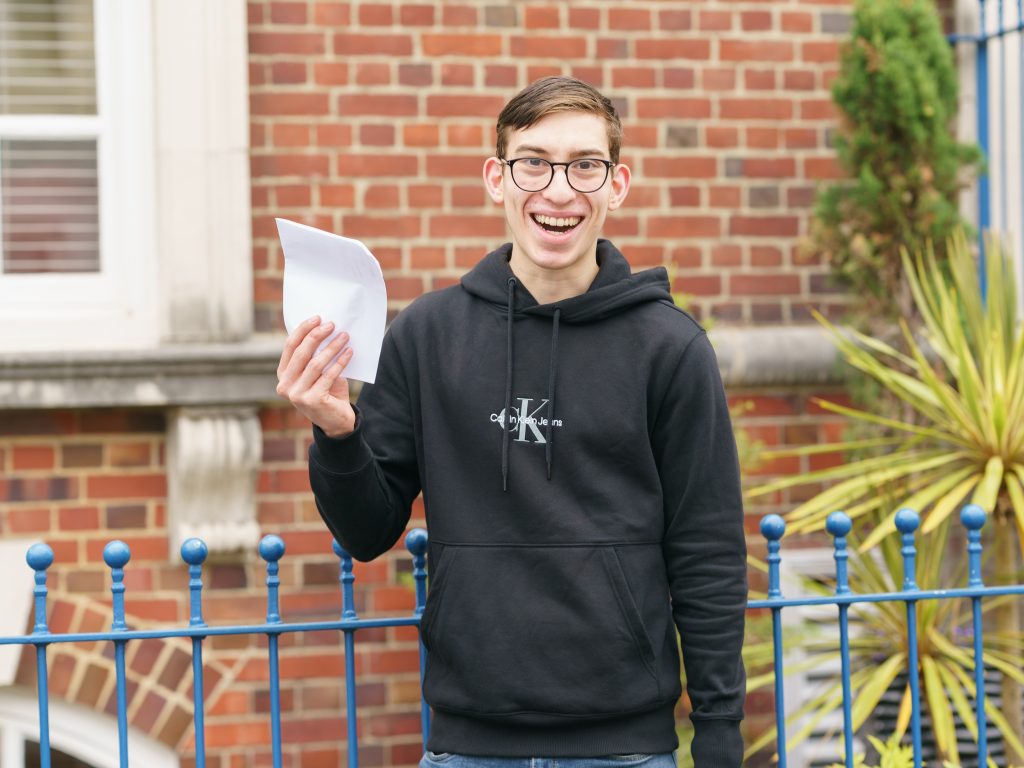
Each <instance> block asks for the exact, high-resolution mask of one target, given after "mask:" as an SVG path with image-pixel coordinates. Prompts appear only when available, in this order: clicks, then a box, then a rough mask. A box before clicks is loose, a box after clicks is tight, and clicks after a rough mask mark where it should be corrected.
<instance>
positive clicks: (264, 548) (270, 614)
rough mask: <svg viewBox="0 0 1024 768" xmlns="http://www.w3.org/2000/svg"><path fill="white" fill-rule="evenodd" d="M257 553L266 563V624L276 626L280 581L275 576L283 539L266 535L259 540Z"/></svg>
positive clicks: (278, 611) (281, 555) (277, 621)
mask: <svg viewBox="0 0 1024 768" xmlns="http://www.w3.org/2000/svg"><path fill="white" fill-rule="evenodd" d="M259 553H260V557H262V558H263V559H264V560H265V561H266V563H267V624H278V623H280V621H281V613H280V608H279V607H278V594H277V590H278V587H280V586H281V579H280V578H279V577H278V575H277V574H278V569H279V567H280V566H278V564H277V561H278V560H280V559H281V558H282V557H284V539H282V538H281V537H280V536H275V535H274V534H272V533H271V534H267V535H266V536H264V537H263V538H262V539H260V544H259Z"/></svg>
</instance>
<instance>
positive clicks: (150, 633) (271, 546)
mask: <svg viewBox="0 0 1024 768" xmlns="http://www.w3.org/2000/svg"><path fill="white" fill-rule="evenodd" d="M405 544H406V548H407V549H408V550H409V552H410V553H411V554H412V559H413V578H414V580H415V584H416V589H415V608H414V613H413V615H412V616H398V617H393V618H375V619H361V618H359V617H358V615H357V613H356V609H355V600H354V595H353V583H354V581H355V576H354V574H353V564H352V558H351V557H350V556H349V555H348V553H346V552H345V551H344V550H343V549H341V547H339V546H338V544H337V543H336V542H335V544H334V553H335V554H336V555H337V556H338V558H339V560H340V564H339V571H340V576H339V582H340V584H341V593H342V613H341V618H340V619H337V620H333V621H308V622H291V623H289V622H285V621H283V620H282V619H281V615H280V610H279V607H278V595H279V587H280V579H279V578H278V561H279V560H280V559H281V558H282V557H283V556H284V553H285V544H284V541H283V540H282V539H281V538H280V537H278V536H274V535H269V536H264V537H263V539H262V540H261V541H260V544H259V554H260V557H262V558H263V560H264V561H265V562H266V572H267V579H266V585H267V614H266V621H265V622H264V623H263V624H249V625H235V626H215V627H211V626H207V624H206V622H205V621H204V620H203V612H202V588H203V583H202V565H203V562H204V561H205V560H206V556H207V547H206V544H205V543H203V542H202V541H200V540H199V539H189V540H188V541H186V542H185V543H184V544H182V546H181V558H182V560H183V561H184V562H185V563H186V564H187V566H188V571H189V583H188V586H189V606H190V617H189V624H188V626H187V627H167V628H159V629H145V630H138V629H129V627H128V624H127V621H126V613H125V591H126V589H125V584H124V569H125V566H126V565H127V564H128V562H129V560H130V559H131V551H130V549H129V547H128V545H127V544H125V543H124V542H122V541H112V542H110V543H109V544H107V545H106V547H105V548H104V550H103V560H104V562H105V563H106V564H107V566H108V567H109V568H110V574H111V595H112V610H113V620H112V622H111V627H110V631H107V632H67V633H53V632H51V631H50V629H49V627H48V625H47V585H46V576H47V569H49V568H50V566H51V565H52V564H53V561H54V555H53V550H52V549H51V548H50V547H49V546H48V545H46V544H34V545H33V546H31V547H30V548H29V550H28V553H27V554H26V557H25V559H26V561H27V562H28V565H29V567H30V568H32V570H33V571H34V572H35V588H34V598H35V623H34V626H33V628H32V632H31V634H28V635H20V636H11V637H0V646H5V645H33V646H35V649H36V685H37V696H38V701H39V752H40V768H50V766H51V748H50V725H49V690H48V688H49V675H48V670H47V662H46V649H47V648H48V647H49V646H50V645H54V644H58V643H74V642H92V641H109V642H112V643H113V645H114V668H115V677H116V696H117V729H118V754H119V765H120V766H121V768H128V765H129V756H128V719H127V713H128V700H127V698H128V697H127V685H126V683H127V675H126V671H125V649H126V646H127V644H128V643H130V642H132V641H135V640H148V639H166V638H189V639H191V641H192V674H193V684H192V692H193V693H192V695H193V724H194V728H195V765H196V768H205V765H206V749H205V743H204V731H205V728H204V694H203V674H202V670H203V640H204V639H205V638H208V637H214V636H222V635H266V636H267V664H268V672H269V685H270V718H271V750H272V755H273V766H274V768H281V765H282V743H281V741H282V737H281V698H280V668H279V663H278V639H279V637H280V636H281V635H283V634H286V633H290V632H312V631H317V630H336V631H339V632H342V633H343V634H344V637H345V690H346V706H347V712H348V718H347V722H346V727H347V739H348V765H349V766H351V768H358V766H359V741H358V733H357V729H356V725H357V709H356V670H355V633H356V632H357V631H359V630H360V629H371V628H379V627H406V626H417V625H418V624H419V622H420V616H422V614H423V609H424V607H425V605H426V594H427V593H426V578H427V570H426V552H427V533H426V531H424V530H422V529H413V530H412V531H410V532H409V534H408V535H407V536H406V538H405ZM424 663H425V653H424V649H423V646H422V643H421V644H420V674H421V679H422V674H423V671H424ZM421 712H422V732H423V743H424V744H426V740H427V738H428V736H429V733H430V719H429V709H428V708H427V705H426V703H425V702H422V701H421Z"/></svg>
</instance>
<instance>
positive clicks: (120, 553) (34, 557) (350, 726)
mask: <svg viewBox="0 0 1024 768" xmlns="http://www.w3.org/2000/svg"><path fill="white" fill-rule="evenodd" d="M985 518H986V515H985V512H984V511H983V510H982V509H981V508H980V507H978V506H976V505H968V506H966V507H964V509H963V510H962V512H961V521H962V522H963V525H964V526H965V528H966V529H967V554H968V579H967V586H966V587H965V588H961V589H943V590H924V589H920V588H919V587H918V585H917V584H916V583H915V577H914V573H915V570H914V563H915V557H916V554H917V551H916V548H915V545H914V532H915V531H916V530H917V527H918V523H919V518H918V515H917V513H916V512H913V511H911V510H907V509H904V510H901V511H900V512H899V513H897V516H896V527H897V529H898V530H899V532H900V535H901V536H902V545H903V546H902V549H901V554H902V560H903V585H902V589H901V590H898V591H896V592H891V593H872V594H857V593H854V592H853V591H852V590H851V588H850V583H849V577H848V566H847V561H848V558H849V553H848V551H847V540H846V537H847V534H848V533H849V532H850V530H851V522H850V519H849V517H847V516H846V515H845V514H843V513H842V512H835V513H833V514H832V515H831V516H830V517H829V519H828V522H827V531H828V533H829V534H830V535H831V536H832V537H833V547H834V553H833V556H834V559H835V571H836V573H835V589H834V594H832V595H820V596H813V597H804V598H799V599H787V598H786V597H784V596H783V594H782V589H781V579H780V565H781V561H782V556H781V554H780V550H781V540H782V537H783V534H784V533H785V527H786V526H785V522H784V521H783V519H782V518H781V517H779V516H778V515H768V516H766V517H765V518H764V519H762V521H761V533H762V534H763V535H764V537H765V539H766V540H767V547H768V558H767V559H768V593H767V599H764V600H752V601H750V602H749V604H748V609H749V610H760V609H767V610H769V611H770V612H771V617H772V636H773V643H774V675H775V711H776V742H777V744H776V746H777V751H778V764H779V766H780V768H785V767H786V764H787V754H786V753H787V740H786V718H785V695H784V690H783V678H784V671H785V670H784V656H783V652H784V649H783V642H782V612H783V610H784V609H786V608H796V607H799V606H822V605H834V606H836V608H837V610H838V624H839V636H840V637H839V650H840V657H841V673H840V674H841V684H842V712H843V744H844V755H845V762H846V765H847V766H850V767H851V768H852V766H853V765H854V750H853V735H854V730H853V725H852V705H853V695H852V692H851V669H850V625H849V615H848V613H849V608H850V606H851V605H855V604H858V603H878V602H903V603H904V604H905V606H906V623H907V640H908V659H907V667H908V670H915V669H917V668H918V658H917V634H916V633H917V614H916V606H917V604H918V603H920V602H922V601H926V600H948V599H969V600H970V601H971V605H972V611H973V633H974V637H973V654H974V670H975V680H974V682H975V702H982V703H984V702H985V700H986V699H985V680H984V664H983V663H982V639H983V626H982V621H981V616H982V613H981V611H982V599H983V598H986V597H996V596H1000V595H1021V594H1024V585H1014V586H1001V587H986V586H984V583H983V581H982V577H981V555H982V546H981V528H982V527H983V526H984V524H985ZM406 547H407V548H408V549H409V551H410V552H411V553H412V556H413V578H414V582H415V607H414V611H413V615H411V616H404V617H394V618H377V619H360V618H359V617H358V616H357V614H356V610H355V607H354V605H355V602H354V597H353V584H354V581H355V576H354V574H353V568H352V566H353V564H352V559H351V558H350V557H349V556H348V555H347V554H346V553H345V552H344V551H343V550H342V549H341V548H340V547H339V546H338V545H337V543H335V544H334V552H335V554H336V555H337V556H338V558H339V559H340V577H339V582H340V584H341V593H342V614H341V618H340V620H334V621H316V622H303V623H287V622H285V621H283V620H282V618H281V615H280V612H279V607H278V591H279V586H280V579H279V578H278V561H279V560H280V559H281V558H282V557H283V555H284V553H285V545H284V542H283V541H282V540H281V539H280V538H279V537H277V536H273V535H271V536H265V537H264V538H263V539H262V541H261V542H260V544H259V554H260V557H261V558H262V559H263V560H264V561H266V572H267V578H266V586H267V613H266V620H265V622H264V623H263V624H254V625H237V626H208V625H207V624H206V623H205V621H204V620H203V615H202V578H201V576H202V565H203V562H204V561H205V560H206V556H207V548H206V545H205V544H204V543H203V542H202V541H200V540H198V539H189V540H188V541H186V542H185V543H184V544H183V545H182V547H181V557H182V560H183V561H184V562H185V563H186V564H187V566H188V570H189V592H190V618H189V624H188V626H187V627H178V628H165V629H147V630H133V629H130V628H129V627H128V625H127V623H126V615H125V585H124V568H125V566H126V565H127V564H128V562H129V559H130V551H129V549H128V546H127V545H126V544H124V543H123V542H120V541H113V542H110V543H109V544H108V545H107V546H106V547H105V548H104V550H103V559H104V562H106V564H107V566H108V567H109V568H110V571H111V579H112V586H111V593H112V596H113V602H112V610H113V620H112V623H111V628H110V631H109V632H77V633H75V632H66V633H59V634H56V633H52V632H51V631H50V629H49V627H48V626H47V586H46V577H47V569H48V568H49V567H50V566H51V565H52V564H53V559H54V557H53V550H52V549H50V547H48V546H47V545H45V544H35V545H33V546H32V547H31V548H30V549H29V551H28V554H27V556H26V560H27V562H28V564H29V566H30V567H31V568H32V569H33V570H34V571H35V589H34V596H35V624H34V626H33V629H32V632H31V633H30V634H28V635H23V636H14V637H2V638H0V646H2V645H33V646H35V649H36V668H37V685H38V703H39V744H40V756H41V757H40V765H41V768H50V760H51V758H50V733H49V716H48V711H49V694H48V677H47V666H46V649H47V647H48V646H50V645H54V644H59V643H72V642H83V641H84V642H91V641H105V642H111V643H113V645H114V658H115V674H116V692H117V724H118V737H119V738H118V742H119V743H118V748H119V759H120V763H119V764H120V765H121V766H122V768H126V766H128V764H129V763H128V723H127V711H128V702H127V695H126V673H125V649H126V646H127V645H128V643H130V642H132V641H136V640H143V639H155V638H190V639H191V641H192V662H193V666H192V669H193V676H194V681H193V704H194V714H193V718H194V727H195V752H196V754H195V765H196V766H197V768H204V766H205V764H206V755H205V745H204V722H203V711H204V698H203V685H202V680H203V675H202V665H203V661H202V650H203V641H204V640H205V639H206V638H208V637H212V636H218V635H266V636H267V638H268V645H267V656H268V658H267V663H268V671H269V686H270V718H271V741H272V744H271V748H272V754H273V765H274V768H280V766H281V764H282V744H281V711H280V710H281V707H280V674H279V665H278V639H279V637H280V636H281V635H282V634H285V633H289V632H309V631H316V630H336V631H340V632H342V633H343V634H344V639H345V687H346V706H347V714H348V717H347V724H346V725H347V741H348V765H349V766H351V768H358V765H359V744H358V737H357V728H356V725H357V706H356V668H355V652H354V651H355V633H356V632H357V631H358V630H360V629H369V628H378V627H403V626H417V625H418V624H419V622H420V618H421V616H422V614H423V609H424V607H425V606H426V580H427V572H426V550H427V534H426V531H423V530H422V529H414V530H413V531H411V532H410V533H409V534H408V536H406ZM419 651H420V675H421V680H422V675H423V672H424V665H425V660H426V659H425V651H424V648H423V645H422V643H420V646H419ZM908 677H909V683H910V692H911V703H912V715H911V723H910V728H911V735H912V742H913V751H914V765H915V767H916V768H919V767H920V766H921V764H922V744H921V692H920V689H919V683H918V676H917V675H916V674H908ZM420 706H421V725H422V734H423V743H424V745H425V744H426V741H427V738H428V736H429V732H430V713H429V709H428V707H427V704H426V702H424V701H423V700H422V697H421V704H420ZM975 710H976V718H977V728H978V730H977V733H978V755H979V765H981V766H983V765H985V764H986V762H987V756H988V746H987V743H986V738H987V737H986V715H985V707H984V705H982V706H975Z"/></svg>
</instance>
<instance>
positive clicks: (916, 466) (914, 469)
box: [788, 451, 961, 521]
mask: <svg viewBox="0 0 1024 768" xmlns="http://www.w3.org/2000/svg"><path fill="white" fill-rule="evenodd" d="M886 458H888V460H889V461H888V462H887V464H886V465H885V466H883V467H882V468H881V469H874V470H871V471H869V472H866V473H864V474H861V475H858V476H857V477H852V478H850V479H848V480H844V481H842V482H841V483H839V484H838V485H834V486H833V487H831V488H828V489H827V490H824V491H822V492H821V493H820V494H818V496H816V497H815V498H813V499H811V500H810V501H806V502H804V503H803V504H801V505H800V506H798V507H797V508H796V509H794V510H793V511H792V512H790V513H789V516H788V517H789V519H790V520H793V521H799V520H800V518H802V517H807V516H808V515H811V514H813V513H814V512H815V511H817V510H819V509H828V510H829V511H832V510H834V509H837V508H840V507H842V506H848V505H849V504H850V503H851V502H854V501H857V500H858V499H859V498H860V497H861V496H863V495H864V494H866V493H870V492H872V491H875V490H876V489H877V488H879V487H880V486H883V485H885V484H886V483H889V482H892V481H893V480H898V479H900V478H903V477H906V476H908V475H914V474H917V473H918V472H926V471H928V470H930V469H936V468H938V467H944V466H947V465H949V464H952V463H954V462H957V461H960V459H961V457H960V455H959V454H957V453H948V452H943V451H932V452H929V453H921V454H913V455H910V456H898V455H894V456H888V457H886ZM893 465H896V466H893ZM850 466H855V465H852V464H851V465H850Z"/></svg>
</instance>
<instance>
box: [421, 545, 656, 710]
mask: <svg viewBox="0 0 1024 768" xmlns="http://www.w3.org/2000/svg"><path fill="white" fill-rule="evenodd" d="M448 549H449V550H454V549H458V557H457V558H456V557H452V554H453V552H452V551H448V552H447V553H446V556H445V558H444V559H443V561H442V562H443V565H444V570H445V571H446V573H445V574H444V578H443V585H442V586H441V588H440V589H439V590H438V594H437V595H436V598H437V602H436V606H437V609H436V610H435V611H434V612H433V613H432V614H431V615H430V616H429V619H430V621H429V622H428V627H427V628H426V630H425V636H429V641H428V642H429V650H430V654H429V656H428V660H427V673H426V678H425V680H424V692H425V694H426V698H427V701H428V702H429V703H430V704H431V706H433V707H435V708H437V709H447V710H450V711H454V712H463V713H466V714H472V715H476V716H478V717H479V716H488V715H490V716H512V715H521V716H528V715H530V714H558V715H569V716H579V717H604V716H609V715H614V714H619V713H623V712H632V711H641V710H644V709H648V708H651V707H654V706H657V705H658V704H660V703H662V702H663V696H662V693H661V688H660V686H659V681H658V677H657V674H656V672H655V670H656V669H657V664H656V659H655V654H654V650H653V648H652V644H651V640H650V637H649V636H648V633H647V630H646V628H645V626H644V620H643V617H642V616H641V613H640V611H639V610H638V608H637V603H636V601H635V600H634V598H633V596H632V594H631V593H630V590H629V585H628V583H627V581H626V577H625V575H624V573H623V570H622V567H621V566H620V564H619V561H618V557H617V555H616V553H615V550H614V548H612V547H592V548H588V547H538V548H525V547H471V546H465V547H457V548H456V547H449V548H448ZM428 609H429V605H428ZM664 610H665V611H666V612H667V611H668V610H669V607H668V605H667V603H666V605H665V609H664ZM425 618H426V617H425Z"/></svg>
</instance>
